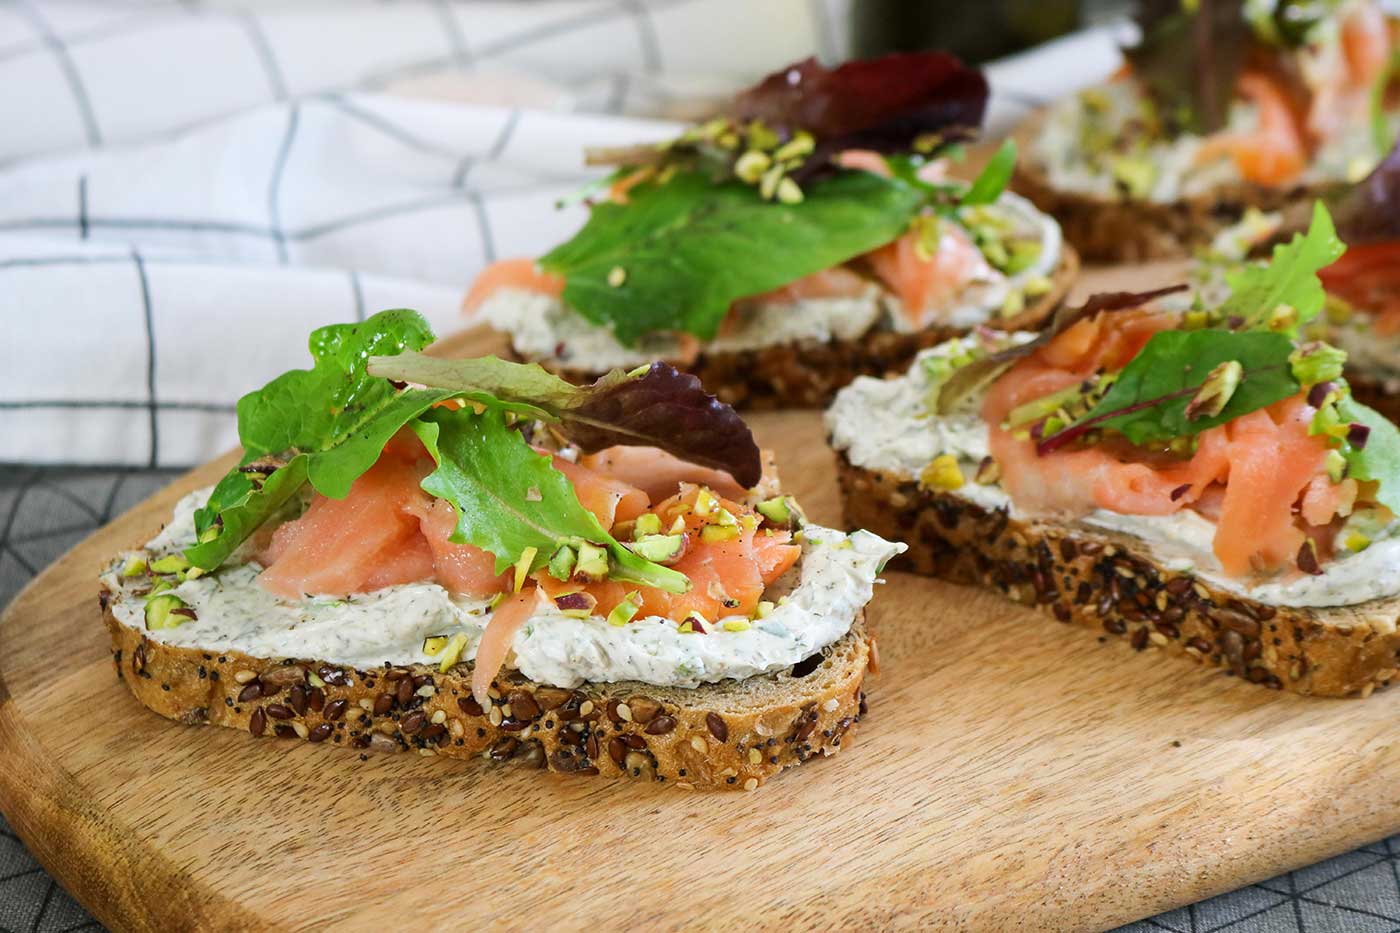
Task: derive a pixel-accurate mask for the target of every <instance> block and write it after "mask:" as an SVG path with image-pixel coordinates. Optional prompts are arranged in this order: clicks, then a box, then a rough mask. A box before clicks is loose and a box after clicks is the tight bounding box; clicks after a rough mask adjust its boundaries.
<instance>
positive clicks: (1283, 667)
mask: <svg viewBox="0 0 1400 933" xmlns="http://www.w3.org/2000/svg"><path fill="white" fill-rule="evenodd" d="M1340 250H1341V246H1340V243H1338V242H1337V241H1336V239H1335V236H1334V234H1333V232H1332V229H1331V224H1330V222H1329V221H1328V218H1327V216H1326V214H1325V212H1323V211H1321V210H1319V212H1318V215H1317V221H1316V222H1315V223H1314V225H1313V227H1312V228H1311V229H1310V231H1309V233H1308V234H1307V236H1302V235H1300V236H1298V237H1296V238H1295V239H1294V240H1293V241H1292V242H1291V243H1289V244H1287V245H1282V246H1280V247H1279V248H1278V249H1277V250H1276V251H1275V254H1274V259H1273V262H1272V264H1271V265H1269V266H1267V267H1253V266H1251V267H1249V270H1248V273H1247V274H1246V276H1245V278H1244V279H1243V280H1242V281H1239V282H1237V287H1236V288H1235V291H1234V293H1233V294H1232V295H1231V297H1230V298H1229V300H1228V301H1226V302H1225V304H1223V305H1222V306H1220V307H1219V308H1216V309H1213V310H1211V311H1188V312H1179V311H1170V310H1161V309H1160V308H1157V307H1153V306H1152V302H1153V300H1154V299H1156V298H1158V297H1159V296H1160V295H1161V294H1162V293H1161V292H1157V293H1145V294H1121V293H1120V294H1110V295H1101V296H1097V297H1095V298H1093V299H1091V300H1090V301H1089V302H1088V303H1087V304H1086V305H1084V306H1083V307H1080V308H1076V309H1063V310H1061V311H1060V312H1058V313H1057V314H1056V319H1055V321H1054V322H1053V324H1052V326H1051V327H1049V328H1048V329H1047V330H1046V331H1045V332H1044V333H1043V334H1042V335H1041V336H1038V337H1035V338H1033V339H1032V338H1031V337H1029V335H1021V336H1019V337H1017V336H1011V335H1004V334H995V333H990V332H988V333H980V334H977V335H974V336H970V337H967V338H963V339H960V340H955V341H952V342H950V343H947V344H944V345H942V346H940V347H935V348H933V349H931V350H928V351H925V352H924V353H922V354H921V355H920V357H919V359H918V360H917V361H916V362H915V364H914V366H913V367H912V368H911V369H910V371H909V372H908V374H907V375H904V376H902V377H898V378H893V379H890V380H887V381H879V380H875V379H859V380H857V381H856V382H855V383H853V384H852V385H851V386H849V387H848V388H846V389H844V390H843V391H842V392H841V393H840V394H839V395H838V396H837V399H836V402H835V403H834V404H833V406H832V407H831V409H830V410H829V412H828V414H827V424H828V428H829V430H830V433H831V438H832V442H833V445H834V446H835V447H836V449H837V450H838V452H839V463H840V477H841V485H842V491H843V493H844V497H845V505H846V515H847V520H848V521H853V522H864V523H867V524H868V526H869V527H871V528H872V529H873V530H875V531H876V532H878V533H883V534H886V535H889V536H893V537H896V538H899V539H902V540H905V541H908V542H909V543H910V551H909V553H908V555H907V557H908V559H909V563H910V564H911V565H912V566H913V567H914V568H915V569H916V570H918V571H920V572H922V573H927V574H933V575H936V576H939V577H943V578H946V579H949V580H953V581H957V582H964V583H977V584H982V585H985V586H990V587H995V588H997V589H999V590H1000V591H1001V592H1003V593H1005V594H1006V595H1008V596H1009V597H1011V598H1012V599H1015V600H1017V601H1019V602H1022V603H1026V604H1029V605H1036V606H1041V607H1044V608H1045V609H1047V610H1048V611H1049V612H1051V613H1053V615H1054V617H1055V618H1056V619H1058V620H1060V621H1061V622H1066V623H1070V622H1074V623H1078V624H1081V625H1086V626H1090V627H1092V628H1095V629H1099V630H1102V631H1103V632H1106V633H1109V634H1113V635H1123V636H1126V637H1127V638H1129V639H1130V640H1131V643H1132V645H1133V647H1135V648H1138V649H1143V648H1146V647H1148V646H1149V645H1156V646H1160V647H1163V648H1165V649H1167V650H1168V651H1171V652H1173V653H1177V654H1186V655H1190V656H1192V657H1194V658H1196V659H1197V660H1199V661H1202V662H1205V663H1208V664H1214V665H1220V666H1222V667H1225V668H1227V669H1229V670H1230V671H1232V672H1234V673H1235V674H1238V675H1239V676H1241V677H1245V678H1248V679H1249V680H1250V681H1253V682H1256V683H1264V684H1268V685H1269V686H1273V687H1282V688H1284V689H1288V690H1293V691H1296V692H1299V693H1311V694H1318V695H1329V696H1331V695H1346V694H1360V695H1363V696H1364V695H1367V694H1369V693H1370V692H1371V691H1372V690H1373V689H1374V688H1375V687H1377V686H1380V685H1383V684H1386V683H1387V682H1389V681H1390V680H1391V679H1392V678H1393V677H1394V676H1395V675H1396V674H1397V668H1398V667H1400V663H1397V650H1400V630H1397V620H1400V524H1397V522H1396V514H1397V512H1400V433H1397V431H1396V429H1395V427H1394V426H1393V425H1392V424H1391V423H1390V422H1389V421H1386V420H1385V419H1384V418H1383V417H1381V416H1380V415H1378V414H1377V413H1376V412H1374V411H1372V410H1371V409H1369V408H1366V407H1365V406H1363V405H1361V404H1359V403H1358V402H1356V400H1355V399H1353V398H1352V397H1351V394H1350V392H1349V390H1348V388H1347V384H1346V380H1345V379H1343V378H1342V375H1341V374H1342V365H1343V361H1344V359H1345V353H1343V352H1342V351H1340V350H1337V349H1335V348H1333V347H1331V346H1328V345H1327V344H1324V343H1320V342H1311V341H1305V342H1299V340H1298V339H1297V333H1298V330H1299V328H1306V327H1307V326H1308V324H1309V322H1310V321H1312V320H1314V319H1315V318H1316V317H1317V315H1318V314H1319V313H1320V312H1321V310H1322V306H1323V302H1324V294H1323V291H1322V287H1321V284H1320V283H1319V281H1318V279H1317V275H1316V273H1317V270H1318V269H1319V268H1321V267H1322V266H1325V265H1326V264H1327V263H1329V262H1331V261H1332V260H1333V259H1334V258H1335V256H1336V254H1337V253H1339V252H1340Z"/></svg>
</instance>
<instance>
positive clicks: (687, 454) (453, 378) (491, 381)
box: [369, 353, 763, 487]
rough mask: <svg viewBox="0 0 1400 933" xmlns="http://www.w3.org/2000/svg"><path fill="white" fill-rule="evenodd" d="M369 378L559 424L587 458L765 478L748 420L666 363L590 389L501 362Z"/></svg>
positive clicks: (385, 372) (435, 365)
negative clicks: (615, 450) (633, 454)
mask: <svg viewBox="0 0 1400 933" xmlns="http://www.w3.org/2000/svg"><path fill="white" fill-rule="evenodd" d="M369 372H370V373H371V374H372V375H376V376H382V377H384V378H386V379H393V380H397V381H400V382H411V383H415V384H418V385H424V386H429V387H431V388H434V389H446V390H450V391H452V392H454V393H457V394H460V395H462V396H463V397H465V398H468V399H471V400H472V401H475V402H480V403H481V404H484V405H500V406H501V407H505V408H509V409H511V410H514V411H517V412H519V413H521V414H525V415H527V416H529V417H532V418H538V419H541V420H544V421H548V422H552V423H553V424H554V425H555V426H556V428H557V430H558V431H559V432H560V433H561V434H563V435H564V436H565V437H566V438H568V439H569V440H570V441H572V442H573V443H575V444H577V445H578V446H579V447H580V448H582V449H583V450H584V451H585V452H592V451H596V450H601V449H602V448H604V447H612V446H614V445H628V446H643V447H659V448H661V449H662V450H665V451H667V452H668V453H671V454H674V455H675V456H677V457H679V458H681V459H682V460H686V461H688V462H690V463H694V464H698V465H700V466H706V467H711V468H713V469H717V470H724V471H726V472H728V473H729V474H730V475H732V476H733V477H734V479H735V481H736V482H738V483H739V485H741V486H744V487H751V486H755V485H757V483H758V481H759V479H760V478H761V475H762V472H763V467H762V463H761V460H760V457H759V452H758V444H757V443H755V441H754V439H753V433H752V432H751V431H750V430H749V427H748V425H746V424H744V420H743V419H742V418H740V417H739V415H738V414H737V413H736V412H735V411H734V409H733V408H731V407H730V406H728V405H726V404H724V403H723V402H721V401H719V400H718V399H716V398H715V397H714V396H713V395H710V394H708V393H706V392H705V390H704V389H703V388H701V386H700V380H699V379H696V378H695V377H694V376H692V375H689V374H688V373H682V372H679V371H678V370H676V368H675V367H673V366H668V365H667V364H665V363H652V364H651V365H650V366H649V367H645V368H643V369H637V370H633V371H632V372H623V371H622V370H614V371H613V372H611V373H608V374H607V375H606V376H604V377H603V378H601V379H599V380H598V381H597V382H595V383H593V384H592V385H586V386H575V385H572V384H570V383H568V382H566V381H564V380H563V379H560V378H559V377H558V376H555V375H553V374H552V373H549V372H547V371H546V370H545V369H543V368H542V367H540V366H539V365H537V364H534V363H530V364H522V363H511V362H507V361H505V360H501V359H497V358H496V357H494V356H488V357H483V358H480V359H471V360H444V359H438V358H436V357H431V356H425V355H423V354H421V353H404V354H401V355H398V356H388V357H376V358H374V359H372V360H370V365H369Z"/></svg>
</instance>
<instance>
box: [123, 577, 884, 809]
mask: <svg viewBox="0 0 1400 933" xmlns="http://www.w3.org/2000/svg"><path fill="white" fill-rule="evenodd" d="M106 598H107V592H106V591H105V590H103V592H102V608H103V616H104V620H105V622H106V626H107V630H108V632H109V634H110V635H111V639H112V650H113V661H114V664H115V666H116V672H117V676H118V678H120V679H121V680H122V681H123V682H124V683H125V684H126V685H127V687H129V688H130V690H131V692H132V694H133V695H135V697H136V699H137V700H138V701H140V702H141V704H142V705H144V706H145V707H146V708H148V709H150V710H152V711H153V712H156V713H159V714H160V715H161V716H165V717H166V718H168V719H174V720H177V721H179V722H182V723H185V724H187V725H215V726H225V727H228V728H233V729H241V730H244V731H246V732H249V733H251V735H252V737H254V738H264V739H272V738H278V737H280V738H299V739H303V740H305V741H308V742H319V743H325V744H330V745H339V746H342V747H344V748H348V749H353V750H358V751H361V752H362V753H368V752H389V753H401V752H410V753H417V754H422V755H443V756H447V757H451V758H476V757H483V756H484V757H485V758H487V759H489V760H491V761H495V762H504V761H515V762H517V763H519V764H521V765H524V766H526V767H532V768H543V769H548V770H550V771H556V772H561V773H565V774H573V775H599V774H601V775H606V776H610V777H628V778H634V779H642V780H651V781H656V782H660V783H664V784H669V785H672V786H676V787H680V788H684V789H695V788H720V789H733V790H752V789H754V788H755V787H757V786H759V785H760V784H762V783H764V782H765V781H766V780H768V779H769V778H771V777H773V776H774V775H776V774H778V773H779V772H780V771H782V770H784V769H786V768H789V767H792V766H794V765H798V764H801V763H803V762H806V761H809V760H811V759H812V758H817V757H829V756H831V755H833V754H835V753H836V752H839V751H840V750H842V749H843V748H849V747H850V746H851V744H852V741H853V735H854V732H855V729H856V726H857V724H858V723H859V722H860V721H861V719H862V717H863V716H864V715H865V711H866V703H865V693H864V690H863V687H864V681H865V674H866V671H867V669H873V668H874V666H875V661H874V658H875V643H874V638H873V637H872V636H870V635H869V634H867V632H866V630H865V625H864V615H863V614H861V615H859V616H857V618H856V621H855V625H854V626H853V627H852V629H851V631H850V632H849V633H847V634H846V635H845V636H844V637H843V638H841V639H840V640H839V641H837V642H835V643H834V644H832V645H831V646H829V647H828V648H826V649H824V650H823V651H822V652H821V653H820V654H817V655H813V656H812V657H811V658H809V659H808V660H806V661H804V662H802V663H800V664H798V665H794V667H792V668H788V669H786V670H784V671H781V672H778V673H775V674H768V675H763V676H759V677H751V678H748V679H746V680H743V681H733V680H727V681H721V682H719V683H715V684H702V685H701V686H699V687H695V688H691V689H686V688H677V687H655V686H650V685H647V684H641V683H635V682H622V683H615V684H584V685H583V686H581V687H579V688H577V689H573V690H568V689H562V688H558V687H552V686H547V685H544V684H538V683H534V682H533V681H530V680H527V679H525V678H524V677H523V676H522V675H520V674H519V673H518V672H515V671H503V672H502V674H501V675H500V676H498V677H497V678H496V681H495V684H494V686H493V688H492V698H491V705H490V707H489V708H486V709H483V708H482V707H481V706H480V705H479V704H477V702H476V701H475V700H474V699H472V695H471V685H470V682H471V665H470V664H467V663H462V664H459V665H456V666H454V667H452V668H451V669H449V670H448V671H447V672H446V673H443V672H441V671H439V670H438V669H437V667H435V666H423V665H410V666H405V667H385V668H376V669H374V670H369V671H362V670H356V669H354V668H349V667H344V666H340V665H335V664H330V663H326V662H322V661H316V660H310V659H288V658H257V657H250V656H248V655H245V654H241V653H237V652H218V651H205V650H202V649H199V648H187V647H177V646H171V645H167V644H164V643H162V642H159V641H155V640H153V639H151V638H149V637H147V635H146V633H145V632H144V631H142V630H141V629H138V628H134V627H131V626H128V625H125V624H123V623H122V622H120V621H119V620H118V619H117V618H116V617H115V616H114V615H113V614H112V612H111V610H110V609H109V608H108V606H107V604H106ZM695 637H697V638H702V637H707V636H702V635H696V636H695Z"/></svg>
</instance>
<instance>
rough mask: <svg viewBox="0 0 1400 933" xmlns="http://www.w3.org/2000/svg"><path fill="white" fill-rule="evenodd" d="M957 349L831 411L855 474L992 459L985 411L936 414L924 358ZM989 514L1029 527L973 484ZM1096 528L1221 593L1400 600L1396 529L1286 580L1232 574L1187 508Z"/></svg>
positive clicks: (844, 395)
mask: <svg viewBox="0 0 1400 933" xmlns="http://www.w3.org/2000/svg"><path fill="white" fill-rule="evenodd" d="M960 348H961V343H960V342H959V341H950V342H948V343H945V344H941V345H939V346H937V347H933V348H932V349H930V350H926V351H924V352H923V353H922V354H920V356H919V358H918V359H916V360H915V362H914V365H913V366H912V367H911V368H910V370H909V372H908V373H907V374H906V375H903V376H899V377H896V378H892V379H886V380H880V379H871V378H869V377H861V378H858V379H857V380H856V381H855V382H853V383H852V384H851V385H850V386H848V387H846V388H845V389H843V390H841V392H840V393H839V394H838V395H837V396H836V400H835V401H834V402H833V403H832V405H831V407H830V409H828V410H827V413H826V427H827V431H828V432H829V433H830V435H831V442H832V446H834V447H835V448H836V449H838V450H841V451H844V452H845V454H846V456H847V458H848V459H849V460H850V461H851V463H852V464H854V465H855V466H858V467H861V468H863V469H868V470H881V471H884V472H888V473H893V474H898V475H903V476H908V477H911V478H913V477H917V476H918V475H919V474H920V473H921V472H922V470H923V469H924V467H926V466H927V465H928V464H929V462H930V461H932V460H933V458H935V457H937V456H939V455H941V454H952V455H953V456H955V457H957V459H958V461H959V463H960V465H961V466H962V468H963V473H964V474H965V475H966V476H968V477H971V476H973V475H974V473H975V472H976V468H977V465H978V464H979V463H980V462H981V460H982V458H983V457H985V456H986V455H987V425H986V423H985V422H984V421H983V420H982V418H981V416H980V415H979V414H977V412H976V411H975V410H970V411H964V412H959V413H954V414H952V415H946V416H936V415H930V414H929V412H928V410H927V408H926V407H925V402H924V400H925V397H926V396H927V394H928V391H929V388H930V382H929V377H928V375H927V371H926V369H925V366H924V360H926V359H927V358H929V357H930V356H933V355H940V354H942V355H945V356H946V355H952V354H956V353H957V352H959V350H960ZM955 495H958V496H962V497H963V498H965V499H968V500H970V501H972V502H975V503H977V504H978V505H981V506H983V507H984V508H1006V509H1008V510H1009V512H1010V514H1011V516H1012V517H1014V518H1017V519H1021V520H1024V519H1028V518H1031V517H1033V516H1028V515H1027V514H1025V513H1024V512H1022V511H1020V510H1018V509H1017V508H1016V506H1015V505H1014V504H1013V503H1012V502H1011V500H1010V498H1009V497H1008V496H1007V495H1006V492H1005V491H1004V490H1003V489H1002V488H1001V487H1000V486H999V485H996V484H991V485H981V484H978V483H975V482H972V481H970V480H969V481H968V482H967V483H965V484H964V485H963V486H962V487H961V488H959V489H958V490H957V492H956V493H955ZM1078 522H1079V524H1080V525H1083V526H1087V527H1089V528H1094V529H1099V530H1104V531H1113V532H1117V533H1119V534H1124V535H1130V536H1132V537H1134V538H1137V539H1139V540H1140V541H1142V543H1143V545H1144V548H1145V550H1147V551H1150V552H1151V554H1152V555H1153V556H1154V557H1155V558H1156V559H1158V560H1160V561H1161V562H1162V563H1163V564H1165V565H1166V566H1168V567H1171V568H1172V569H1173V570H1178V571H1190V572H1192V573H1194V574H1195V575H1196V576H1199V577H1201V578H1202V579H1205V580H1208V581H1209V582H1210V583H1211V584H1213V585H1215V586H1218V587H1220V588H1221V589H1224V590H1227V591H1230V592H1233V593H1237V594H1240V595H1243V596H1248V597H1249V598H1251V599H1255V600H1258V601H1260V602H1265V603H1270V604H1272V605H1277V606H1348V605H1355V604H1358V603H1363V602H1366V601H1367V600H1371V599H1379V598H1382V597H1388V596H1394V595H1396V594H1397V593H1400V534H1397V531H1400V529H1397V528H1396V526H1395V524H1392V525H1391V526H1390V528H1388V529H1387V530H1386V532H1385V533H1384V536H1383V537H1378V538H1376V539H1375V540H1374V541H1373V543H1372V544H1371V545H1370V546H1369V547H1367V548H1366V549H1365V550H1362V551H1359V552H1357V553H1346V552H1343V553H1342V554H1341V555H1339V556H1338V557H1337V558H1336V559H1334V560H1332V561H1329V562H1328V563H1326V564H1324V565H1323V567H1322V571H1323V572H1322V573H1321V574H1320V575H1317V576H1310V575H1307V574H1301V573H1280V574H1278V575H1277V576H1274V577H1270V578H1266V579H1244V578H1238V577H1230V576H1226V575H1225V573H1224V572H1223V570H1222V569H1221V566H1220V562H1219V561H1218V560H1217V559H1216V557H1215V553H1214V551H1213V542H1214V538H1215V524H1214V523H1213V522H1211V521H1210V520H1208V519H1206V518H1204V517H1203V516H1201V515H1200V514H1198V513H1196V512H1194V511H1191V510H1189V509H1183V510H1181V511H1180V512H1177V513H1175V514H1173V515H1168V516H1157V515H1123V514H1119V513H1117V512H1110V511H1107V510H1104V509H1096V510H1095V511H1093V512H1090V513H1089V514H1088V515H1085V516H1083V517H1081V518H1080V519H1079V520H1078Z"/></svg>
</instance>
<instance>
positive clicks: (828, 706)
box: [822, 697, 841, 713]
mask: <svg viewBox="0 0 1400 933" xmlns="http://www.w3.org/2000/svg"><path fill="white" fill-rule="evenodd" d="M840 705H841V704H840V703H838V702H837V701H836V697H832V698H831V699H829V700H827V701H826V702H825V703H823V704H822V709H824V710H826V711H827V712H828V713H834V712H835V711H836V707H838V706H840Z"/></svg>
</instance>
